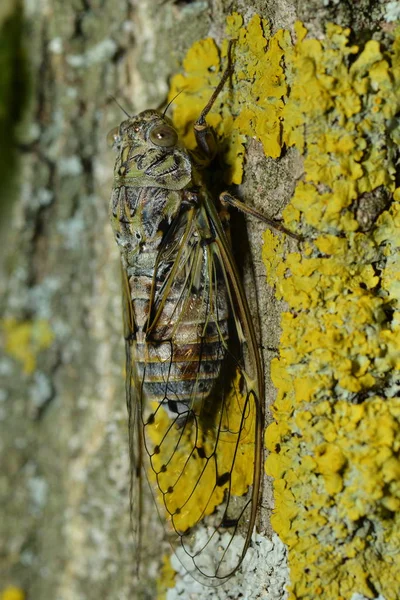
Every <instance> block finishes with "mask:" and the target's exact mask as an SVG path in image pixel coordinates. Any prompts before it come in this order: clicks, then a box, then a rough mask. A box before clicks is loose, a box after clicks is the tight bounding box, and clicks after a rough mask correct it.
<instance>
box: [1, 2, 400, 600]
mask: <svg viewBox="0 0 400 600" xmlns="http://www.w3.org/2000/svg"><path fill="white" fill-rule="evenodd" d="M390 4H391V5H394V4H395V3H390ZM233 8H234V9H235V10H236V11H238V12H239V13H241V14H242V15H243V16H244V18H245V21H246V22H248V21H249V19H250V17H251V16H252V15H253V14H260V15H262V16H263V17H265V18H267V19H269V21H270V23H271V30H272V33H275V32H276V31H277V30H278V29H280V28H286V29H288V30H289V31H292V32H293V25H294V22H295V21H296V19H301V20H302V21H303V22H304V23H305V25H306V27H307V28H308V29H309V30H310V34H311V35H313V36H316V37H319V36H321V35H323V33H324V26H325V23H326V22H327V21H333V22H336V23H339V24H340V25H342V26H349V27H351V28H352V29H353V33H352V35H353V36H354V40H357V41H363V40H366V39H370V38H372V37H373V38H376V39H379V40H380V41H382V42H383V44H385V29H386V28H388V27H389V28H390V27H391V23H392V21H393V18H392V16H393V15H395V14H396V10H395V7H393V6H392V7H389V8H390V10H389V8H388V6H387V3H383V2H378V1H377V0H376V1H372V0H371V1H369V2H367V1H365V2H364V1H363V2H358V3H353V2H350V1H349V2H340V3H338V2H336V1H333V0H332V1H331V2H329V1H325V2H322V0H321V1H317V0H315V1H314V2H296V1H294V0H293V1H289V0H282V1H278V0H257V1H255V2H253V3H251V7H249V3H248V2H246V1H245V0H238V2H236V3H235V6H234V7H232V2H231V1H230V0H208V1H207V0H198V1H195V2H180V1H176V2H173V1H169V0H160V1H158V0H157V1H154V0H142V1H139V0H131V1H129V0H103V1H102V2H100V1H99V0H36V1H28V0H26V2H25V4H24V5H22V4H21V7H20V6H18V5H17V6H14V3H13V2H3V3H2V6H1V8H0V31H1V42H0V44H1V46H0V47H1V49H2V52H1V55H2V60H4V61H5V63H4V64H5V65H6V66H5V68H3V69H2V74H4V77H3V78H2V85H1V86H0V132H4V133H5V134H6V137H7V139H8V140H10V143H9V145H8V146H7V145H3V146H2V153H1V155H0V157H1V156H2V157H4V160H3V159H1V161H0V162H1V163H2V164H3V165H5V164H6V160H8V161H9V162H8V165H7V168H6V175H7V177H8V181H6V179H5V178H4V176H3V174H1V183H0V186H1V187H0V200H1V201H2V206H4V205H6V206H7V207H8V210H7V211H4V210H3V209H2V213H1V214H2V217H3V215H4V217H3V219H2V220H3V222H2V227H1V235H2V240H3V248H4V250H3V256H2V258H1V268H2V272H1V284H2V285H1V288H2V289H1V312H2V316H1V319H2V320H1V332H2V342H3V346H4V351H5V352H4V355H3V357H2V358H1V361H0V373H1V377H2V380H3V381H2V391H1V395H0V403H1V404H0V418H1V446H2V456H3V458H2V461H3V462H2V465H1V472H2V477H1V479H0V493H1V495H2V498H4V500H3V504H4V506H3V518H2V521H1V526H0V527H1V534H0V539H1V543H2V545H3V547H2V549H1V556H2V558H1V561H2V562H1V585H2V586H3V588H0V592H1V591H2V590H3V599H2V600H7V597H6V593H7V592H6V591H5V590H6V588H7V586H16V587H17V588H20V589H21V590H23V591H24V592H25V593H26V595H27V598H46V599H47V598H57V600H81V599H82V600H91V599H92V598H93V599H95V598H96V599H98V598H118V599H120V600H122V599H128V598H130V599H131V598H136V597H138V598H139V597H144V598H146V597H147V598H154V597H155V595H156V592H155V591H154V590H155V587H154V586H155V584H154V580H155V579H156V576H157V575H158V568H159V567H158V565H159V559H160V556H161V554H162V553H163V548H162V546H161V544H160V540H161V538H162V532H161V531H159V525H158V518H157V517H156V515H155V512H154V508H153V505H152V504H151V499H149V503H148V505H147V512H146V513H145V516H144V519H145V523H146V527H145V541H146V543H145V549H144V551H143V556H142V563H143V565H144V573H145V574H144V576H143V577H142V579H141V582H142V583H141V588H140V587H138V586H137V584H136V583H135V581H136V578H135V565H136V562H137V558H138V557H137V549H136V548H135V546H134V542H133V540H132V537H131V535H130V524H129V508H128V504H129V499H128V496H129V489H128V488H129V475H128V455H127V438H126V414H125V412H126V411H125V401H124V382H123V378H124V373H123V371H124V351H123V340H122V320H121V311H120V289H119V264H118V260H119V259H118V254H117V249H116V247H115V244H114V241H113V239H112V234H111V229H110V227H109V224H108V220H107V203H108V196H109V189H110V187H111V177H112V166H113V156H112V154H111V153H110V152H108V150H107V148H106V143H105V135H106V133H107V131H108V130H109V129H111V128H112V127H114V126H115V125H117V124H118V123H119V121H120V120H121V117H122V115H121V112H120V110H119V108H118V107H117V105H116V104H115V103H114V102H113V101H112V100H111V99H110V95H114V96H116V98H117V99H118V101H119V102H120V103H121V104H122V106H123V107H125V108H126V110H128V112H130V111H133V112H136V111H139V110H142V109H144V108H147V107H154V106H157V105H159V104H160V103H161V102H162V101H164V100H165V97H166V94H167V90H168V78H169V76H170V75H172V74H173V73H175V72H177V71H178V70H180V64H181V61H182V59H183V57H184V55H185V52H186V51H187V49H188V48H189V47H190V46H191V45H192V43H193V42H195V41H196V40H198V39H201V38H204V37H206V36H208V35H210V36H212V37H214V38H216V40H217V41H218V43H220V42H221V41H222V40H223V38H224V35H225V34H224V30H225V19H226V16H227V15H228V14H229V13H230V11H231V10H232V9H233ZM22 9H23V12H22ZM22 16H23V18H22ZM3 50H4V52H3ZM22 105H25V106H26V107H27V108H26V111H25V114H24V118H23V121H22V122H21V121H20V107H21V106H22ZM17 121H19V125H18V130H17V134H18V144H17V145H15V144H13V142H12V136H13V135H14V132H15V131H16V130H15V129H14V125H15V123H16V122H17ZM15 150H17V151H18V153H19V156H18V159H14V151H15ZM16 160H17V162H16ZM301 174H302V166H301V161H300V160H299V156H298V154H297V152H295V151H294V150H293V149H290V150H289V151H287V152H286V153H285V154H284V156H282V157H281V158H280V159H279V160H275V159H272V158H269V159H267V158H266V157H265V156H264V152H263V149H262V146H261V144H260V143H259V142H256V141H251V142H250V143H249V144H248V145H247V147H246V167H245V177H244V183H243V184H242V186H241V187H239V188H238V189H237V190H236V191H237V193H238V194H239V195H240V196H242V197H243V198H245V199H246V201H248V202H250V203H254V204H255V205H257V206H258V207H259V208H261V209H263V210H265V211H266V213H267V214H272V215H275V214H276V212H277V211H279V210H280V209H281V208H282V207H283V205H284V204H285V203H286V202H287V201H288V200H289V199H290V197H291V195H292V193H293V190H294V187H295V183H296V179H297V178H298V177H299V176H300V175H301ZM10 181H12V182H13V185H10ZM15 182H16V183H15ZM6 184H7V185H6ZM12 200H13V203H12V207H13V210H12V215H11V209H10V208H9V206H10V205H11V201H12ZM249 242H250V244H249V246H250V252H249V254H250V255H251V257H252V263H253V265H254V268H255V278H254V279H255V283H256V288H257V296H258V305H259V307H258V310H259V320H260V323H261V324H262V327H261V328H262V332H261V335H262V341H263V346H264V347H265V352H264V355H265V359H266V364H268V357H269V356H273V355H274V353H275V351H274V348H275V347H277V346H278V339H279V312H280V310H281V309H282V304H279V303H277V302H276V300H275V299H274V297H273V294H272V291H271V290H269V291H267V289H266V287H265V279H264V275H265V271H264V269H265V268H264V265H263V264H262V263H261V261H260V245H261V243H262V242H261V228H258V226H253V227H252V229H251V230H250V233H249ZM266 372H267V380H268V381H269V375H268V366H267V368H266ZM268 389H269V390H270V392H269V394H268V395H269V400H270V401H271V400H272V399H273V396H274V393H273V388H272V386H271V385H269V387H268ZM271 502H272V500H271V498H270V496H268V493H267V494H266V496H265V497H264V505H263V506H264V507H265V508H267V507H268V506H270V504H271ZM265 514H267V512H265ZM262 516H263V519H264V524H263V530H264V531H266V530H267V531H268V530H269V525H268V523H266V522H265V521H266V520H267V519H265V518H264V513H263V515H262ZM281 592H282V590H281ZM221 593H222V592H221ZM316 593H317V592H316ZM318 594H321V592H320V591H318ZM371 594H372V592H371ZM199 597H200V596H199ZM276 597H277V596H275V597H274V600H275V598H276ZM371 597H373V594H372V595H371Z"/></svg>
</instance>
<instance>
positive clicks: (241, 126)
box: [169, 13, 290, 183]
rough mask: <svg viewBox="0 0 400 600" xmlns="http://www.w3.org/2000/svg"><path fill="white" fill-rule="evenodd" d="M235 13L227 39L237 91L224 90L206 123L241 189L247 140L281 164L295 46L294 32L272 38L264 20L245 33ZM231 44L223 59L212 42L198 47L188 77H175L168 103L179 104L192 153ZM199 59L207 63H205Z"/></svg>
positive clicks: (177, 116) (177, 119) (180, 124)
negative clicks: (288, 54) (287, 65)
mask: <svg viewBox="0 0 400 600" xmlns="http://www.w3.org/2000/svg"><path fill="white" fill-rule="evenodd" d="M241 22H242V19H241V17H240V16H238V15H237V14H236V13H235V14H234V15H232V16H231V17H228V24H227V34H228V35H229V36H230V37H231V38H232V39H235V40H236V42H235V44H234V45H233V51H232V53H233V62H234V71H233V74H232V77H231V79H232V83H233V85H232V86H231V87H229V86H228V85H227V86H225V89H224V90H223V91H222V92H221V94H220V95H219V97H218V98H217V100H216V102H215V104H214V106H213V109H212V111H211V113H210V114H209V116H208V118H207V120H208V122H209V123H210V124H211V125H212V126H213V127H214V128H215V129H216V131H217V134H218V136H219V137H220V138H221V139H223V146H222V153H223V156H224V159H225V161H226V164H227V169H226V170H225V177H226V181H227V182H228V183H240V182H241V181H242V174H243V161H244V142H245V140H246V137H245V136H250V137H254V138H255V139H257V140H259V141H260V142H261V143H262V144H263V147H264V151H265V154H266V155H267V156H271V157H273V158H276V157H278V156H279V155H280V153H281V148H282V127H281V119H282V113H283V109H284V100H283V97H284V96H285V95H286V93H287V86H286V79H285V74H284V71H283V56H284V53H285V51H286V50H287V48H288V47H289V46H290V35H289V32H287V31H283V30H280V31H278V32H277V33H276V34H274V35H271V34H270V33H269V26H268V24H267V22H266V21H265V19H262V18H260V17H259V16H258V15H255V16H254V17H253V18H252V19H251V20H250V22H249V24H248V25H247V27H245V28H241V27H240V25H239V24H240V23H241ZM227 48H228V41H227V40H225V42H224V43H223V45H222V50H221V57H220V58H219V55H218V52H217V46H216V44H215V42H214V41H213V40H212V39H211V38H207V39H205V40H200V41H199V42H196V43H195V44H194V45H193V47H192V48H191V49H190V50H189V52H188V54H187V56H186V59H185V61H184V69H185V74H184V75H182V74H179V75H175V77H173V79H172V82H171V89H170V94H169V98H170V99H171V100H172V98H173V97H174V96H175V95H176V94H177V93H179V92H181V93H180V95H179V96H178V97H177V98H176V99H175V100H174V123H175V125H176V127H177V128H178V129H179V131H180V132H181V133H182V136H183V140H184V142H185V143H186V144H187V145H188V147H189V148H194V147H195V139H194V134H193V123H194V122H195V120H196V119H197V118H198V117H199V115H200V113H201V110H202V109H203V108H204V107H205V105H206V104H207V101H208V100H209V98H210V96H211V94H212V92H213V90H214V89H215V87H216V86H217V84H218V82H219V80H220V78H221V73H222V70H223V69H224V68H225V67H226V65H227V60H226V54H227ZM199 57H204V58H203V61H202V63H201V59H200V58H199Z"/></svg>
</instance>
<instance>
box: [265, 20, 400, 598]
mask: <svg viewBox="0 0 400 600" xmlns="http://www.w3.org/2000/svg"><path fill="white" fill-rule="evenodd" d="M296 31H297V35H298V41H297V43H295V44H294V45H293V47H292V49H290V50H289V51H288V52H287V53H286V56H285V62H286V64H287V65H288V68H289V67H290V68H289V70H288V79H289V82H290V89H291V92H290V96H289V97H288V99H287V103H286V105H285V109H284V114H283V119H284V120H283V139H284V141H285V143H286V144H287V145H294V146H296V147H297V148H298V150H299V151H300V152H302V153H303V154H304V169H305V176H304V180H303V181H301V182H299V183H298V185H297V187H296V190H295V194H294V197H293V199H292V202H291V204H290V206H289V207H288V209H287V210H286V211H285V212H286V216H287V222H289V223H290V222H292V221H293V216H294V217H295V218H297V219H300V220H301V222H302V223H303V227H304V230H305V231H308V232H309V233H310V235H312V236H313V237H314V238H315V236H316V232H319V234H318V237H316V238H315V239H314V242H313V243H312V244H311V243H308V244H307V252H306V253H305V256H303V257H301V256H300V255H299V253H293V254H291V255H289V256H287V257H286V261H282V263H283V264H282V266H281V267H280V268H278V269H276V270H275V272H274V276H275V277H276V279H275V282H274V283H275V285H276V290H277V295H278V297H279V298H283V299H284V300H286V302H287V303H288V305H289V307H290V308H291V309H293V311H295V312H293V313H292V312H288V313H285V314H284V315H283V317H282V337H281V348H280V358H279V359H276V360H275V361H273V364H272V377H273V381H274V383H275V385H276V387H277V390H278V398H277V400H276V403H275V405H274V407H273V412H274V416H275V418H276V420H277V422H278V425H279V423H280V422H281V421H282V420H283V419H284V427H283V428H281V427H277V425H276V424H274V426H271V427H270V428H269V429H268V430H267V434H266V436H267V440H268V439H269V437H270V436H272V438H273V445H272V444H269V443H268V444H267V445H268V447H269V449H270V450H271V451H274V449H275V448H276V447H277V445H278V447H279V464H280V465H284V469H282V468H281V469H280V470H278V471H277V469H276V468H275V467H274V460H273V458H272V456H273V455H272V456H270V457H269V458H268V460H267V472H269V473H270V474H271V475H274V476H275V477H279V478H277V479H276V480H275V501H276V509H275V514H274V516H273V525H274V526H275V528H276V530H277V532H278V533H279V534H280V535H281V536H282V539H283V540H284V541H285V542H286V543H287V544H288V546H289V549H292V550H291V551H290V553H289V560H290V568H291V579H292V596H293V597H294V598H307V599H309V600H312V599H313V598H315V596H316V595H317V594H318V595H319V596H320V597H323V598H327V599H331V598H332V599H336V598H337V597H338V596H340V597H349V596H351V594H352V593H355V592H358V593H362V594H364V595H365V596H366V597H367V598H372V597H373V596H375V593H374V592H373V591H372V590H377V591H378V593H381V594H382V595H383V596H384V597H385V598H386V599H387V600H394V599H395V598H397V590H398V589H400V560H399V557H400V534H399V528H398V520H399V517H398V514H399V513H398V507H399V504H400V485H399V483H398V482H399V472H400V460H399V453H398V447H399V443H400V434H399V420H400V406H399V401H398V397H397V394H398V389H397V384H396V377H393V374H394V373H395V372H396V370H398V368H399V360H400V336H399V332H398V329H399V325H398V323H399V320H398V318H396V306H398V301H399V298H400V286H399V273H400V265H399V259H398V246H399V245H400V238H399V232H400V221H399V218H398V215H399V203H398V200H399V195H400V193H399V191H398V190H395V189H394V172H395V165H394V163H393V156H394V148H395V146H396V144H397V142H398V136H399V127H398V125H397V126H393V125H394V123H393V118H394V117H395V115H396V113H397V112H398V110H399V108H400V106H399V104H400V102H399V92H400V76H399V71H398V68H397V63H396V61H395V52H393V53H391V52H388V53H386V55H385V56H384V54H383V51H382V49H381V48H380V46H379V44H378V43H377V42H375V41H370V42H368V43H367V44H366V45H365V47H364V48H357V47H355V46H350V45H348V37H349V33H350V32H349V31H348V30H343V29H342V28H340V27H338V26H335V25H330V26H328V28H327V32H326V37H325V39H324V40H313V39H307V38H305V30H304V28H303V26H301V25H300V24H299V25H297V27H296ZM396 46H398V42H396V44H395V46H394V48H396ZM350 56H352V57H353V58H352V60H351V61H349V57H350ZM390 123H392V125H390ZM381 185H385V186H386V188H387V190H388V193H392V194H393V198H394V199H393V201H392V204H391V206H390V208H389V209H388V211H387V212H384V213H383V214H382V215H380V216H379V217H378V218H377V221H376V223H375V224H374V225H373V227H372V231H371V233H370V234H368V233H363V232H360V231H359V224H358V222H357V220H356V218H355V216H354V211H353V209H352V206H353V203H354V202H355V201H356V199H357V198H358V197H359V196H360V195H361V194H363V193H365V192H370V191H371V190H374V189H375V188H376V187H378V186H381ZM294 210H295V211H296V212H295V213H294V212H293V211H294ZM270 236H271V234H270V233H266V238H265V239H266V243H265V247H264V254H265V261H266V264H267V266H268V265H270V264H271V263H273V261H274V260H276V259H274V257H273V256H272V255H271V250H270V248H271V243H270ZM396 250H397V251H396ZM375 265H376V266H377V268H375ZM289 273H290V276H289V277H288V274H289ZM269 278H271V275H269ZM388 311H389V313H388ZM392 311H394V314H393V315H392V316H390V313H391V312H392ZM288 376H289V377H290V385H288ZM283 378H284V379H283ZM380 394H382V395H380ZM283 407H284V411H282V408H283ZM278 432H281V435H280V436H279V435H278ZM294 433H296V435H293V434H294ZM288 458H289V460H288ZM289 484H290V485H289ZM282 489H285V490H289V489H290V493H291V494H292V497H293V502H294V504H295V506H296V507H297V509H298V510H297V512H296V513H295V514H294V516H290V517H288V516H287V513H286V507H285V506H284V505H283V504H280V500H279V499H280V497H281V494H282ZM287 493H288V491H286V494H287ZM292 512H294V511H292ZM288 518H289V520H290V523H288ZM321 519H322V522H321ZM321 523H322V525H323V527H322V526H321ZM383 573H385V576H383V575H382V574H383Z"/></svg>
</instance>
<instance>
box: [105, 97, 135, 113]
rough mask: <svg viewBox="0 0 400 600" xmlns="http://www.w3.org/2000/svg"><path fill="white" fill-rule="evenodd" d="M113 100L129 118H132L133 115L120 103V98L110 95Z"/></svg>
mask: <svg viewBox="0 0 400 600" xmlns="http://www.w3.org/2000/svg"><path fill="white" fill-rule="evenodd" d="M110 98H111V100H114V102H115V104H116V105H117V106H118V107H119V108H120V109H121V110H122V112H123V113H125V114H126V116H127V117H128V119H130V118H131V115H130V114H129V113H128V112H126V110H125V109H124V108H123V107H122V106H121V105H120V103H119V102H118V100H117V99H116V98H115V96H110Z"/></svg>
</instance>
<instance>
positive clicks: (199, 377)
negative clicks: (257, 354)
mask: <svg viewBox="0 0 400 600" xmlns="http://www.w3.org/2000/svg"><path fill="white" fill-rule="evenodd" d="M151 283H152V279H151V278H147V277H143V276H141V277H135V276H133V277H132V278H131V279H130V288H131V294H132V304H133V307H134V313H135V318H136V319H137V321H136V322H137V326H138V329H137V336H136V348H135V353H134V355H135V369H136V372H137V377H138V381H139V383H141V385H142V386H143V387H142V391H143V392H144V395H145V397H146V399H147V400H150V401H151V400H155V401H157V402H164V403H166V406H165V408H167V407H168V410H169V412H170V413H172V414H173V415H175V416H176V414H178V415H179V414H184V413H187V411H188V409H190V408H192V407H193V406H194V405H196V404H199V403H201V402H204V400H206V399H207V397H208V396H209V395H210V393H211V391H212V389H213V387H214V384H215V381H216V379H217V378H218V376H219V374H220V371H221V365H222V361H223V360H224V358H225V355H226V343H227V340H228V311H227V305H226V299H225V295H224V294H222V293H220V295H219V297H218V310H215V307H214V308H213V309H212V310H211V308H210V307H209V305H208V304H209V298H208V297H207V299H206V296H207V294H208V286H204V287H203V289H202V288H200V289H198V290H197V291H196V294H194V293H192V294H191V296H190V298H188V297H187V296H185V293H183V297H182V283H183V282H180V281H179V280H178V281H177V282H175V284H174V286H173V287H172V288H171V290H170V293H169V294H168V296H167V297H166V298H165V300H164V305H163V310H162V312H161V314H160V316H159V318H158V319H157V323H156V326H155V327H154V329H152V330H151V331H150V333H148V334H146V333H145V330H146V324H147V320H148V316H149V315H148V309H149V294H150V290H151ZM160 285H161V284H158V286H160ZM221 287H222V283H221Z"/></svg>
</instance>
